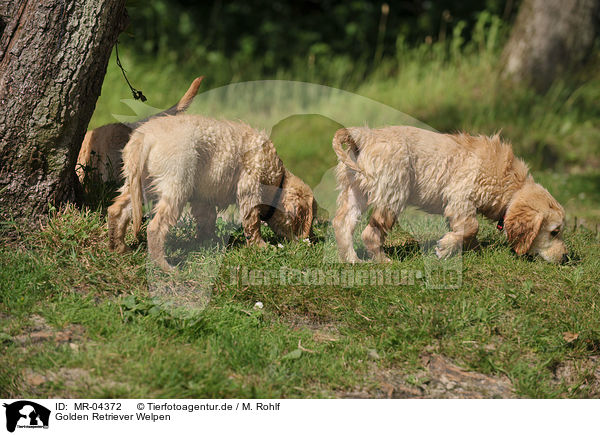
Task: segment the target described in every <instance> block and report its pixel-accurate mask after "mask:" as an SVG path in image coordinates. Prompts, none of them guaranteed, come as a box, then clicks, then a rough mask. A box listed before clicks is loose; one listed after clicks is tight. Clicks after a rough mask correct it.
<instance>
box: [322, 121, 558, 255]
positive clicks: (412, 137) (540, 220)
mask: <svg viewBox="0 0 600 435" xmlns="http://www.w3.org/2000/svg"><path fill="white" fill-rule="evenodd" d="M344 145H347V149H345V148H344ZM333 149H334V151H335V152H336V154H337V156H338V159H339V163H338V166H337V181H338V188H339V190H340V194H339V196H338V208H337V213H336V216H335V218H334V221H333V226H334V229H335V234H336V240H337V245H338V251H339V255H340V258H341V259H342V260H343V261H349V262H357V261H359V259H358V257H357V255H356V252H355V251H354V248H353V244H352V234H353V232H354V229H355V226H356V224H357V221H358V220H359V218H360V215H361V213H362V212H363V211H365V209H366V208H367V207H368V206H370V205H372V206H373V207H374V211H373V214H372V216H371V220H370V222H369V225H368V226H367V227H366V229H365V230H364V232H363V233H362V239H363V241H364V243H365V246H366V248H367V250H368V251H369V253H370V254H371V255H372V256H373V257H374V258H375V259H376V260H379V261H387V260H388V259H387V257H386V256H385V254H384V253H383V250H382V245H383V242H384V239H385V236H386V234H387V232H388V231H389V230H390V229H391V227H392V226H393V225H394V223H395V221H396V218H397V217H398V215H399V214H400V213H401V212H402V211H403V210H404V208H405V207H406V206H407V205H414V206H417V207H419V208H421V209H423V210H425V211H427V212H430V213H437V214H443V215H444V216H445V217H446V218H447V219H448V221H449V224H450V228H451V231H450V232H449V233H447V234H446V235H444V237H442V238H441V239H440V240H439V242H438V245H437V248H436V253H437V255H438V257H440V258H445V257H448V256H450V255H452V254H454V253H456V252H457V251H459V250H461V249H462V247H463V244H465V245H468V246H475V245H476V244H477V241H476V235H477V231H478V222H477V219H476V215H477V213H480V214H482V215H484V216H485V217H487V218H489V219H492V220H498V219H500V218H502V217H504V229H505V231H506V235H507V236H508V239H509V241H510V242H511V244H512V245H513V247H514V249H515V252H516V253H517V254H520V255H522V254H526V253H528V254H539V255H541V256H542V257H543V258H544V259H546V260H547V261H550V262H555V263H557V262H561V261H563V260H564V259H565V258H566V252H567V251H566V247H565V245H564V243H563V241H562V234H561V232H562V229H563V227H564V220H565V212H564V210H563V208H562V207H561V205H560V204H559V203H558V202H557V201H556V200H555V199H554V198H553V197H552V196H551V195H550V194H549V193H548V191H547V190H546V189H544V188H543V187H542V186H540V185H539V184H536V183H535V182H534V181H533V177H532V176H531V175H529V173H528V169H527V166H526V165H525V163H523V161H521V160H520V159H518V158H516V157H515V156H514V154H513V152H512V148H511V146H510V144H508V143H505V142H502V141H501V140H500V137H499V136H498V135H496V136H493V137H485V136H469V135H466V134H458V135H448V134H439V133H434V132H431V131H428V130H422V129H419V128H415V127H403V126H398V127H386V128H380V129H370V128H367V127H350V128H346V129H340V130H338V131H337V132H336V134H335V137H334V139H333Z"/></svg>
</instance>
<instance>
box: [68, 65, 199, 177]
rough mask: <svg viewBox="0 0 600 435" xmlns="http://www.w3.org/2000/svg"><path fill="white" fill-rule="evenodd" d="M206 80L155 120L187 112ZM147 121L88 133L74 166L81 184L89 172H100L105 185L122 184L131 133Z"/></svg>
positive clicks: (191, 89) (197, 84)
mask: <svg viewBox="0 0 600 435" xmlns="http://www.w3.org/2000/svg"><path fill="white" fill-rule="evenodd" d="M203 78H204V77H198V78H196V79H195V80H194V81H193V82H192V84H191V85H190V87H189V89H188V90H187V92H186V93H185V94H184V95H183V97H181V100H179V102H178V103H177V104H176V105H174V106H173V107H171V108H169V109H167V110H165V111H163V112H160V113H158V114H156V115H154V116H162V115H176V114H177V113H180V112H184V111H185V110H187V108H188V107H189V106H190V104H191V103H192V101H193V100H194V97H195V96H196V94H197V93H198V88H199V87H200V83H202V79H203ZM154 116H153V117H154ZM147 120H148V119H144V120H141V121H138V122H133V123H114V124H107V125H103V126H102V127H98V128H95V129H93V130H90V131H88V132H87V133H86V134H85V137H84V139H83V143H82V144H81V149H80V150H79V155H78V156H77V165H76V166H75V171H76V173H77V177H78V178H79V181H80V182H81V183H83V179H84V177H85V173H86V169H87V168H94V169H97V170H98V174H99V175H100V177H101V178H102V181H109V180H115V181H118V180H120V179H121V152H122V151H123V147H124V146H125V144H126V143H127V141H128V140H129V136H130V135H131V132H132V131H133V130H134V129H135V128H136V127H137V126H138V125H140V124H142V123H144V122H146V121H147Z"/></svg>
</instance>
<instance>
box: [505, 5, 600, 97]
mask: <svg viewBox="0 0 600 435" xmlns="http://www.w3.org/2000/svg"><path fill="white" fill-rule="evenodd" d="M599 9H600V0H524V1H523V3H522V4H521V8H520V9H519V14H518V15H517V19H516V22H515V25H514V27H513V29H512V33H511V36H510V39H509V41H508V43H507V44H506V47H505V48H504V53H503V60H504V66H503V75H504V76H505V77H507V78H510V79H512V80H513V81H515V82H521V81H522V82H525V83H527V84H529V85H532V86H534V87H535V88H536V89H537V90H538V91H541V92H543V91H546V90H547V89H548V88H549V87H550V85H551V84H552V82H553V81H554V79H555V78H556V77H558V76H559V75H560V74H562V73H564V72H567V71H569V70H573V69H576V68H577V67H579V66H581V65H582V64H583V62H584V60H585V59H586V58H587V56H588V55H589V53H590V50H591V49H592V47H593V45H594V39H595V37H596V32H597V29H598V12H599Z"/></svg>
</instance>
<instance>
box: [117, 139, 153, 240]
mask: <svg viewBox="0 0 600 435" xmlns="http://www.w3.org/2000/svg"><path fill="white" fill-rule="evenodd" d="M149 152H150V147H149V146H145V144H144V135H143V134H142V133H139V132H137V131H134V132H133V134H132V135H131V138H130V139H129V142H128V143H127V145H125V148H124V149H123V161H124V162H126V163H125V164H126V165H127V167H126V168H125V171H126V173H127V183H128V184H129V193H130V195H131V220H132V229H133V234H134V235H135V236H136V237H137V235H138V234H139V232H140V228H141V227H142V204H143V187H142V179H143V176H144V167H145V166H146V160H147V159H148V153H149Z"/></svg>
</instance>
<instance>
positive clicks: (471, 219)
mask: <svg viewBox="0 0 600 435" xmlns="http://www.w3.org/2000/svg"><path fill="white" fill-rule="evenodd" d="M444 216H446V217H447V218H448V220H449V223H450V228H451V230H452V231H450V232H449V233H446V234H445V235H444V237H442V238H441V239H440V240H439V241H438V243H437V247H436V248H435V253H436V255H437V256H438V258H447V257H449V256H451V255H453V254H456V253H457V252H458V251H460V250H461V249H462V247H463V245H465V247H472V246H475V245H476V244H477V237H476V236H477V231H478V230H479V222H477V214H476V209H475V207H473V206H469V207H465V204H464V203H463V204H461V205H460V206H458V207H456V206H455V207H452V206H451V205H449V206H448V207H446V210H445V212H444Z"/></svg>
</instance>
